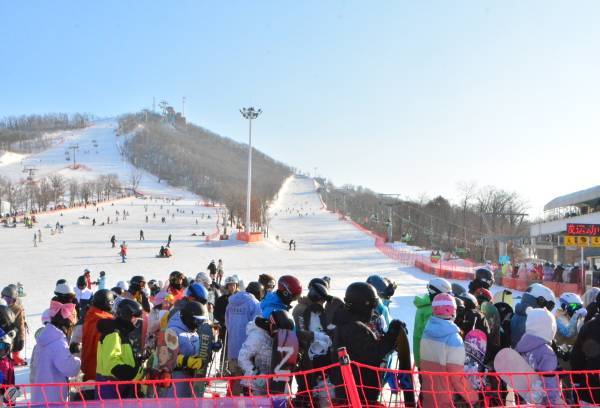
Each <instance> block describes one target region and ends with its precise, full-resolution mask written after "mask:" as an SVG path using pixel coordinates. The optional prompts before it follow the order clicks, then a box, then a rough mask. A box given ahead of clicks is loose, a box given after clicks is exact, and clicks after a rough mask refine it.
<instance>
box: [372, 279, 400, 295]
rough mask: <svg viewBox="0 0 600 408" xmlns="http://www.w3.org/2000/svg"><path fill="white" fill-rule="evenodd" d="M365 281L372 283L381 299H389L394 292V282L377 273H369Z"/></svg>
mask: <svg viewBox="0 0 600 408" xmlns="http://www.w3.org/2000/svg"><path fill="white" fill-rule="evenodd" d="M367 283H368V284H371V285H373V287H374V288H375V290H376V291H377V294H378V295H379V297H380V298H382V299H389V298H391V297H392V296H394V292H396V284H395V283H393V282H392V281H390V280H389V279H388V278H382V277H381V276H378V275H371V276H369V277H368V278H367Z"/></svg>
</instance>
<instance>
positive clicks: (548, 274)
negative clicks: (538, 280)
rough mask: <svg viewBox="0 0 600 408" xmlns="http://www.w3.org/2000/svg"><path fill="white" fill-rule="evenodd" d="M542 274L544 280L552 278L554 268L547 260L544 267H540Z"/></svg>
mask: <svg viewBox="0 0 600 408" xmlns="http://www.w3.org/2000/svg"><path fill="white" fill-rule="evenodd" d="M542 275H543V279H544V281H545V282H546V281H551V280H552V279H554V269H552V266H551V265H550V263H549V262H546V263H545V264H544V267H543V269H542Z"/></svg>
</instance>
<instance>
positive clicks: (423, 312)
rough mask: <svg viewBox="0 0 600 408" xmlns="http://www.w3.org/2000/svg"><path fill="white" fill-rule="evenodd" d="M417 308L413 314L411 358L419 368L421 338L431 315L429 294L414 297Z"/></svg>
mask: <svg viewBox="0 0 600 408" xmlns="http://www.w3.org/2000/svg"><path fill="white" fill-rule="evenodd" d="M413 303H414V305H415V306H416V307H417V313H416V314H415V327H414V329H413V343H412V344H413V356H414V358H415V365H416V366H417V367H420V366H421V365H420V361H421V337H422V336H423V331H424V330H425V325H426V324H427V321H428V320H429V318H430V317H431V315H432V314H433V311H432V309H431V298H430V297H429V294H426V295H423V296H417V297H415V300H414V301H413Z"/></svg>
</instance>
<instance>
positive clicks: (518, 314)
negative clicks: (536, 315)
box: [510, 293, 537, 348]
mask: <svg viewBox="0 0 600 408" xmlns="http://www.w3.org/2000/svg"><path fill="white" fill-rule="evenodd" d="M528 307H534V308H535V307H537V299H536V298H534V297H533V296H531V295H530V294H529V293H523V297H522V298H521V301H520V302H519V303H517V305H516V306H515V314H514V315H513V317H512V319H511V321H510V343H511V347H512V348H515V347H516V345H517V343H518V342H519V340H521V337H523V334H525V322H526V321H527V314H526V310H527V308H528Z"/></svg>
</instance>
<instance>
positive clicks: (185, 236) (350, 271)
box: [0, 121, 465, 382]
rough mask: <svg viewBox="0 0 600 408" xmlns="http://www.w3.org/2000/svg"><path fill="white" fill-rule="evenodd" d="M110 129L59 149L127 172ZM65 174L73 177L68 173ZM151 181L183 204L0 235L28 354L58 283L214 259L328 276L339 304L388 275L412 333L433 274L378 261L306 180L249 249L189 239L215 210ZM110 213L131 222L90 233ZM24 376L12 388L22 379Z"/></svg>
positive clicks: (44, 160) (75, 217) (53, 162)
mask: <svg viewBox="0 0 600 408" xmlns="http://www.w3.org/2000/svg"><path fill="white" fill-rule="evenodd" d="M114 126H115V122H114V121H104V122H100V123H98V124H96V125H94V126H93V127H91V128H88V129H85V130H82V131H76V132H65V133H67V135H66V136H65V142H64V143H65V144H66V143H72V142H73V141H75V142H77V143H79V145H80V148H81V146H82V145H84V143H87V142H86V141H89V142H91V141H92V140H96V141H97V142H98V144H99V147H98V153H96V151H95V150H94V149H91V152H90V153H88V154H80V155H79V157H81V159H78V162H81V163H82V164H84V165H85V166H86V167H87V168H89V169H90V170H89V171H90V172H93V173H96V174H102V173H107V172H116V173H127V172H128V171H129V168H130V167H129V164H127V163H124V162H123V161H122V160H121V158H120V156H119V154H118V150H117V148H116V146H115V143H116V139H117V137H116V136H115V135H114ZM64 150H65V148H64V146H62V147H61V146H57V147H55V148H52V149H50V150H49V151H46V152H44V153H41V154H39V155H33V156H31V157H29V158H28V160H31V161H33V162H36V163H37V164H36V166H37V167H39V168H40V173H41V174H43V173H49V172H53V171H65V170H64V167H65V166H66V165H67V164H69V163H68V162H64V163H62V162H61V163H60V164H59V163H58V161H59V159H58V157H60V159H62V160H63V161H64ZM80 160H81V161H80ZM61 169H62V170H61ZM18 172H19V171H18V167H17V165H16V164H12V165H6V166H4V167H0V174H3V175H4V174H8V175H11V176H12V177H15V176H16V177H20V175H19V176H17V174H16V173H18ZM68 172H72V170H69V171H67V174H65V175H68ZM154 180H156V178H155V177H152V176H149V175H146V176H145V177H144V180H143V182H142V187H141V188H142V189H143V190H147V191H150V192H152V193H155V194H159V195H160V196H163V197H164V196H170V197H183V198H181V199H179V200H177V201H170V202H167V201H165V200H164V199H162V198H161V199H154V200H142V199H125V200H122V201H119V202H118V203H117V204H115V205H102V206H100V207H99V208H95V207H93V206H88V208H87V209H73V210H69V211H66V212H64V213H63V214H62V215H61V214H60V213H56V214H51V215H41V216H40V217H39V223H38V225H37V226H36V228H35V229H36V230H37V228H40V229H41V230H42V237H43V242H42V243H41V244H39V246H38V247H36V248H34V247H33V234H34V230H31V229H27V228H25V227H22V226H20V227H18V228H16V229H11V228H1V229H0V250H1V251H2V253H4V261H3V263H2V271H3V273H2V282H0V283H2V284H3V285H6V284H9V283H16V282H17V281H18V282H21V283H23V285H24V288H25V292H26V294H27V295H26V297H24V298H23V302H24V305H25V308H26V312H27V316H28V324H29V328H30V340H29V341H28V342H27V355H28V356H29V355H30V353H31V349H32V348H33V345H34V344H33V342H32V340H31V339H32V338H33V333H34V332H35V330H36V329H37V328H38V327H40V325H41V320H40V316H41V313H42V311H43V310H44V309H46V308H47V307H48V305H49V301H50V298H51V296H52V292H53V289H54V285H55V282H56V280H58V279H60V278H66V279H68V281H69V283H70V284H71V285H73V284H74V283H75V280H76V279H77V277H78V276H79V275H81V274H82V272H83V270H84V269H85V268H88V269H90V270H91V271H92V277H93V278H96V277H97V276H98V272H99V271H101V270H104V271H106V274H107V280H108V285H109V287H110V286H114V285H116V283H117V281H119V280H127V279H129V278H130V277H131V276H133V275H144V276H145V277H146V279H152V278H154V279H160V280H165V279H166V278H167V276H168V274H169V273H170V272H171V271H174V270H178V271H181V272H183V273H185V274H186V275H187V276H195V275H196V273H198V272H200V271H204V270H206V266H207V264H208V263H209V261H210V260H211V259H223V261H224V266H225V274H226V275H230V274H237V275H238V276H239V277H240V278H241V279H243V280H244V281H245V282H249V281H251V280H255V279H256V278H257V277H258V275H259V274H261V273H269V274H272V275H274V276H276V277H278V276H281V275H284V274H291V275H295V276H297V277H299V278H300V279H301V281H302V282H303V284H304V285H306V284H307V283H308V281H309V280H310V279H311V278H313V277H323V276H326V275H327V276H330V277H331V278H332V290H333V294H334V295H336V296H340V297H343V294H344V291H345V288H346V287H347V286H348V285H349V284H350V283H352V282H355V281H364V280H365V279H366V278H367V277H368V276H369V275H371V274H379V275H382V276H387V277H389V278H390V279H392V280H394V281H396V282H397V283H398V289H397V291H396V294H395V296H394V298H393V302H392V305H391V313H392V315H393V316H394V317H395V318H399V319H402V320H403V321H405V322H406V324H407V326H408V327H409V329H410V330H411V331H412V327H413V321H414V314H415V308H414V306H413V304H412V301H413V298H414V296H415V295H420V294H423V293H425V290H426V289H425V287H426V283H427V281H428V280H429V279H430V278H431V275H427V274H425V273H423V272H421V271H420V270H418V269H416V268H414V267H410V266H403V265H400V264H398V263H397V262H395V261H393V260H391V259H389V258H387V257H385V256H384V255H382V254H381V253H380V252H379V251H378V250H377V249H376V248H375V247H374V243H373V238H371V237H370V236H368V235H367V234H365V233H363V232H361V231H359V230H357V229H356V228H355V227H353V226H352V225H351V224H349V223H347V222H343V221H340V220H338V218H337V217H336V216H335V215H334V214H331V213H329V212H327V211H325V210H324V209H322V208H321V205H322V203H321V201H320V198H319V196H318V195H317V193H316V190H315V183H314V181H313V180H312V179H308V178H300V177H291V178H289V179H288V180H287V181H286V182H285V184H284V185H283V186H282V188H281V191H280V193H279V195H278V198H277V200H276V201H275V202H274V203H273V205H272V207H271V210H270V216H271V222H270V236H269V238H268V239H266V240H264V241H262V242H258V243H253V244H247V243H243V242H240V241H235V240H230V241H213V242H205V241H204V240H203V239H201V238H200V237H194V236H192V233H194V232H195V233H196V234H200V233H201V232H202V231H204V232H205V233H206V234H209V233H211V232H213V231H214V230H215V223H216V211H215V209H214V208H206V207H200V206H199V205H198V202H199V198H198V197H196V196H194V195H193V194H190V193H186V192H185V191H183V190H179V189H173V188H171V187H169V186H166V185H164V184H159V183H156V182H155V181H154ZM146 206H147V208H148V209H147V211H146ZM117 210H118V211H119V212H121V213H122V212H123V210H126V211H127V212H129V213H130V216H129V217H128V218H127V220H126V221H123V220H122V217H119V222H118V223H112V224H109V225H105V226H95V227H93V226H92V219H93V218H96V221H97V222H98V223H101V222H103V221H106V218H107V217H109V216H110V218H111V220H113V221H114V219H115V217H116V213H115V211H117ZM177 210H179V212H177ZM167 211H168V212H169V213H168V214H167ZM154 213H156V218H154V217H153V214H154ZM173 213H175V217H174V218H173V217H172V214H173ZM201 214H204V215H205V217H204V218H203V217H202V216H201ZM146 215H148V216H149V222H148V223H146V222H145V217H146ZM163 216H165V217H167V222H166V223H165V224H162V223H161V222H160V218H161V217H163ZM207 216H210V217H211V218H210V219H208V218H207ZM81 217H89V219H81ZM57 221H58V222H60V223H61V224H63V225H64V233H63V234H57V235H51V234H50V228H46V227H45V226H46V225H49V226H53V225H54V224H55V223H56V222H57ZM196 221H197V222H198V224H196ZM140 229H143V230H144V233H145V237H146V240H145V241H139V240H138V236H139V231H140ZM113 234H115V235H116V237H117V239H118V240H119V242H120V241H122V240H125V241H127V243H128V247H129V255H128V259H127V262H126V263H124V264H123V263H121V261H120V258H119V257H118V255H117V249H116V248H111V246H110V243H109V239H110V237H111V235H113ZM169 234H172V235H173V244H172V249H173V253H174V256H173V257H172V258H170V259H158V258H156V257H155V255H156V254H157V252H158V249H159V247H160V246H161V245H163V244H164V243H165V242H166V240H167V236H168V235H169ZM289 239H294V240H295V241H296V242H297V248H296V251H289V250H288V246H287V245H286V244H285V243H283V242H282V240H285V241H288V240H289ZM463 283H465V282H463ZM21 374H24V372H22V373H21ZM23 377H24V376H22V377H21V378H20V379H19V381H21V382H26V381H27V380H26V378H23Z"/></svg>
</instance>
